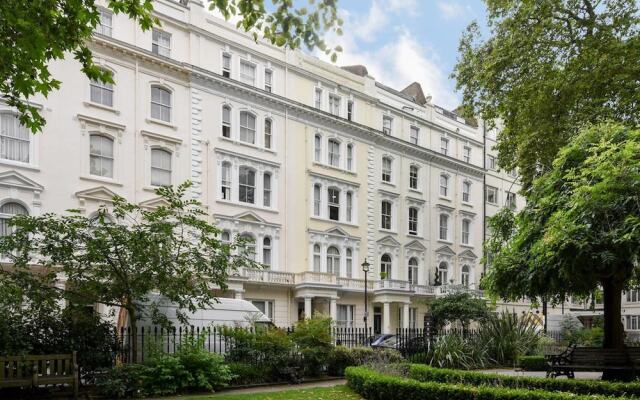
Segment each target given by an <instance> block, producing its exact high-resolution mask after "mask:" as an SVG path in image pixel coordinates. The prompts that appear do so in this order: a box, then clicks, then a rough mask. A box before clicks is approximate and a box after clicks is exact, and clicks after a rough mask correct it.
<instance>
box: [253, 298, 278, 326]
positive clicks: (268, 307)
mask: <svg viewBox="0 0 640 400" xmlns="http://www.w3.org/2000/svg"><path fill="white" fill-rule="evenodd" d="M251 304H253V305H254V306H255V307H256V308H257V309H258V310H260V312H262V313H263V314H264V315H265V316H266V317H267V318H269V319H270V320H271V321H273V318H274V317H275V314H274V309H275V307H274V301H273V300H251Z"/></svg>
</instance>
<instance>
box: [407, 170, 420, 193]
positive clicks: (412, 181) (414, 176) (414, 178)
mask: <svg viewBox="0 0 640 400" xmlns="http://www.w3.org/2000/svg"><path fill="white" fill-rule="evenodd" d="M409 188H411V189H413V190H418V167H417V166H416V165H411V166H410V167H409Z"/></svg>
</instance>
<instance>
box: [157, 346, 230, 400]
mask: <svg viewBox="0 0 640 400" xmlns="http://www.w3.org/2000/svg"><path fill="white" fill-rule="evenodd" d="M204 340H205V336H204V335H202V336H200V337H195V336H190V337H187V339H186V340H184V341H183V342H182V343H181V344H180V346H179V347H178V352H177V353H176V355H175V356H174V357H175V358H177V360H178V363H179V364H180V365H181V366H182V368H184V372H185V374H184V375H178V377H179V378H181V379H184V381H182V382H180V384H179V386H178V389H188V390H193V389H206V390H216V389H219V388H221V387H225V386H227V385H228V383H229V382H230V381H231V378H232V375H231V372H230V371H229V367H228V366H226V365H224V363H223V361H224V359H223V358H222V356H220V355H218V354H214V353H209V352H208V351H207V350H205V348H204ZM167 357H170V356H167ZM179 373H180V370H176V374H179Z"/></svg>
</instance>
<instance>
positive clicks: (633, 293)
mask: <svg viewBox="0 0 640 400" xmlns="http://www.w3.org/2000/svg"><path fill="white" fill-rule="evenodd" d="M625 295H626V298H627V303H637V302H639V301H640V289H631V290H627V293H626V294H625Z"/></svg>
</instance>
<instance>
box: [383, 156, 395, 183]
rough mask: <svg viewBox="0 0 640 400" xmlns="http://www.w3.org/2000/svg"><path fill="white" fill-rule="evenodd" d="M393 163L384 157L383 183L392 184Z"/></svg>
mask: <svg viewBox="0 0 640 400" xmlns="http://www.w3.org/2000/svg"><path fill="white" fill-rule="evenodd" d="M392 173H393V170H392V162H391V158H389V157H382V181H383V182H391V174H392Z"/></svg>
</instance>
